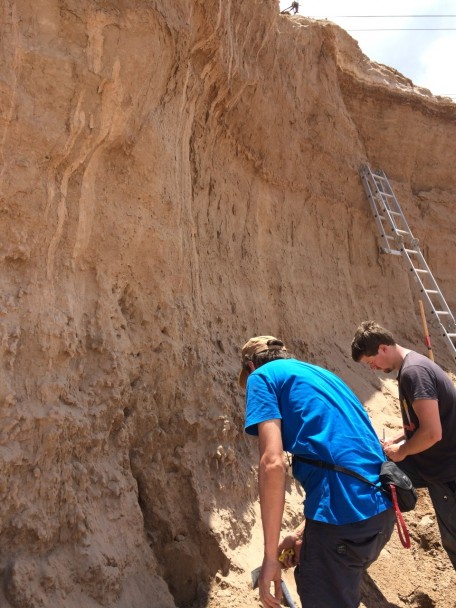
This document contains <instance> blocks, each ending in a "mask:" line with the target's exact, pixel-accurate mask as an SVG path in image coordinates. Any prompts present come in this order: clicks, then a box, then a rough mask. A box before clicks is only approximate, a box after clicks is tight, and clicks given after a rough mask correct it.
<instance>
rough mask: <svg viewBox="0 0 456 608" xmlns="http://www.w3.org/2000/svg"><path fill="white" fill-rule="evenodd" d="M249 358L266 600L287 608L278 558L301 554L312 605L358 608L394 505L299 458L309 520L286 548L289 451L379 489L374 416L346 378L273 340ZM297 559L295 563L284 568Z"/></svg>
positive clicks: (245, 352)
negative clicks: (283, 526)
mask: <svg viewBox="0 0 456 608" xmlns="http://www.w3.org/2000/svg"><path fill="white" fill-rule="evenodd" d="M241 359H242V370H241V373H240V375H239V384H240V385H241V387H243V388H244V387H247V395H246V421H245V430H246V432H247V433H249V434H251V435H258V438H259V450H260V463H259V470H258V479H259V494H260V506H261V518H262V523H263V533H264V558H263V564H262V568H261V573H260V577H259V581H258V582H259V585H258V586H259V591H260V599H261V601H262V602H263V605H264V606H270V607H271V608H278V607H279V606H280V596H281V591H280V582H281V565H280V562H279V560H278V556H279V555H280V554H281V552H283V551H285V550H286V549H290V548H293V549H294V551H295V558H297V557H298V556H299V565H298V568H296V570H295V578H296V584H297V588H298V593H299V596H300V598H301V602H302V606H303V608H356V607H357V606H359V603H360V596H361V592H360V585H361V578H362V574H363V572H364V571H365V570H366V569H367V568H368V566H369V565H370V564H371V563H372V562H373V561H375V560H376V559H377V557H378V555H379V554H380V551H381V550H382V548H383V547H384V545H385V543H386V542H387V541H388V539H389V538H390V536H391V532H392V530H393V526H394V513H393V510H392V509H391V503H390V501H389V500H388V498H387V497H386V496H385V495H384V494H383V493H382V492H381V491H380V489H376V488H374V487H372V486H370V485H368V484H367V483H365V482H362V481H360V480H358V479H356V478H354V477H352V476H351V475H347V474H344V473H338V472H336V471H334V470H330V469H327V468H321V467H319V466H315V465H313V464H310V463H304V462H302V461H300V460H298V459H294V461H293V475H294V477H295V478H296V479H297V480H298V481H299V482H300V483H301V484H302V486H303V487H304V490H305V493H306V497H305V501H304V516H305V520H304V522H303V524H302V525H300V526H299V527H298V528H297V529H296V530H295V531H294V533H292V534H290V535H288V536H287V537H286V538H284V539H283V540H282V542H279V539H280V530H281V524H282V516H283V509H284V502H285V463H284V454H283V452H284V450H285V451H287V452H290V453H291V454H294V455H300V456H303V457H305V458H308V459H312V460H315V461H323V462H325V463H329V464H336V465H339V466H343V467H345V468H347V469H350V470H352V471H354V472H356V473H359V474H360V475H362V476H363V477H366V478H367V479H368V480H369V481H371V482H373V483H377V482H379V473H380V467H381V464H382V462H383V461H384V460H385V457H384V455H383V452H382V448H381V444H380V442H379V440H378V438H377V436H376V434H375V431H374V429H373V428H372V425H371V423H370V420H369V418H368V416H367V414H366V412H365V410H364V408H363V406H362V405H361V403H360V401H359V400H358V399H357V397H356V396H355V395H354V394H353V392H352V391H351V390H350V389H349V388H348V386H347V385H346V384H344V383H343V382H342V380H340V378H338V377H337V376H335V375H334V374H332V373H330V372H328V371H327V370H325V369H323V368H321V367H317V366H315V365H310V364H309V363H304V362H302V361H298V360H297V359H295V358H293V357H292V355H290V354H289V353H288V352H287V350H286V348H285V346H284V344H283V342H282V341H280V340H278V339H277V338H274V337H273V336H257V337H254V338H251V339H250V340H249V341H248V342H247V343H246V344H245V345H244V347H243V349H242V356H241ZM379 487H380V484H379ZM287 559H288V561H287ZM291 563H292V562H290V559H289V558H286V561H285V564H286V565H291ZM294 563H297V562H294ZM272 583H274V593H273V594H272V593H271V584H272Z"/></svg>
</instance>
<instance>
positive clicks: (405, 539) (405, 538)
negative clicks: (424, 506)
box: [389, 483, 410, 549]
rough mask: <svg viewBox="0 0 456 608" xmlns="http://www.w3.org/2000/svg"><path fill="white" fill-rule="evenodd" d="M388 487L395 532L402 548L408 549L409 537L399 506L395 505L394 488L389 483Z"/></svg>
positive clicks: (395, 495)
mask: <svg viewBox="0 0 456 608" xmlns="http://www.w3.org/2000/svg"><path fill="white" fill-rule="evenodd" d="M389 487H390V490H391V498H392V501H393V508H394V513H395V515H396V523H397V532H398V534H399V538H400V539H401V543H402V546H403V547H405V548H406V549H410V536H409V533H408V530H407V526H406V525H405V521H404V518H403V517H402V513H401V510H400V509H399V505H398V504H397V494H396V486H395V485H394V484H393V483H390V484H389Z"/></svg>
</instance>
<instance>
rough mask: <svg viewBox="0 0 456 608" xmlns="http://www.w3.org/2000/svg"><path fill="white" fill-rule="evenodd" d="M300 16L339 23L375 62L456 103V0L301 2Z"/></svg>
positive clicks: (283, 5)
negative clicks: (393, 69)
mask: <svg viewBox="0 0 456 608" xmlns="http://www.w3.org/2000/svg"><path fill="white" fill-rule="evenodd" d="M291 5H292V1H291V0H280V9H281V10H284V9H287V8H289V7H290V6H291ZM298 14H300V15H303V16H306V17H312V18H319V19H328V20H329V21H333V22H334V23H337V24H338V25H340V26H341V27H343V28H344V30H346V31H347V32H348V33H349V34H350V36H352V37H353V38H355V39H356V40H357V41H358V44H359V46H360V48H361V50H362V51H363V53H364V54H365V55H367V56H368V57H369V58H370V59H372V60H373V61H376V62H377V63H384V64H385V65H388V66H390V67H393V68H395V69H396V70H398V71H399V72H401V74H403V75H404V76H406V77H407V78H410V79H411V80H412V81H413V83H414V84H415V85H418V86H421V87H425V88H426V89H429V90H430V91H431V92H432V93H433V94H434V95H446V96H448V97H451V98H452V99H453V100H454V101H455V102H456V68H455V59H454V58H455V57H456V0H383V2H375V3H374V2H366V1H365V0H351V1H350V0H348V1H346V2H340V1H337V0H302V1H299V12H298ZM359 30H364V31H359ZM366 30H368V31H366Z"/></svg>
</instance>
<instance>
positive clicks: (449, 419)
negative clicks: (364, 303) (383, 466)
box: [398, 351, 456, 482]
mask: <svg viewBox="0 0 456 608" xmlns="http://www.w3.org/2000/svg"><path fill="white" fill-rule="evenodd" d="M398 382H399V400H400V403H401V413H402V420H403V425H404V431H405V435H406V437H407V438H410V437H412V435H413V434H414V433H415V431H416V430H417V428H418V427H419V420H418V417H417V415H416V413H415V411H414V409H413V405H412V404H413V402H414V401H416V400H418V399H433V400H437V401H438V404H439V413H440V421H441V424H442V439H441V440H440V441H438V442H437V443H435V444H434V445H433V446H431V447H430V448H428V449H427V450H425V451H424V452H420V453H419V454H414V455H413V456H409V458H410V459H411V460H412V461H413V462H414V464H415V465H416V467H417V469H418V471H419V473H420V475H421V476H422V477H423V479H425V480H427V481H440V482H447V481H454V480H456V388H455V386H454V384H453V383H452V381H451V380H450V378H449V376H448V375H447V374H446V373H445V372H444V371H443V370H442V369H441V368H440V367H439V366H438V365H437V364H435V363H434V362H433V361H431V360H430V359H428V358H427V357H425V356H424V355H420V354H418V353H415V352H413V351H411V352H409V353H408V354H407V355H406V357H405V359H404V362H403V363H402V366H401V368H400V370H399V374H398Z"/></svg>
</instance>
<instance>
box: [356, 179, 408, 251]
mask: <svg viewBox="0 0 456 608" xmlns="http://www.w3.org/2000/svg"><path fill="white" fill-rule="evenodd" d="M361 177H362V182H363V186H364V190H365V192H366V195H367V200H368V201H369V205H370V208H371V211H372V214H373V216H374V220H375V224H376V226H377V230H378V233H379V235H380V237H381V239H382V242H383V243H384V247H383V250H384V251H385V252H386V253H393V254H396V255H398V254H399V251H395V250H394V249H392V248H391V247H390V244H389V242H388V239H387V237H386V230H385V226H384V225H383V221H382V213H381V210H380V209H379V206H378V203H377V201H376V198H375V194H374V192H375V190H376V186H375V182H374V180H373V179H372V176H371V175H369V173H368V172H366V174H361Z"/></svg>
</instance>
